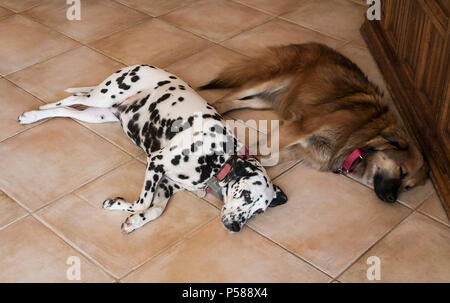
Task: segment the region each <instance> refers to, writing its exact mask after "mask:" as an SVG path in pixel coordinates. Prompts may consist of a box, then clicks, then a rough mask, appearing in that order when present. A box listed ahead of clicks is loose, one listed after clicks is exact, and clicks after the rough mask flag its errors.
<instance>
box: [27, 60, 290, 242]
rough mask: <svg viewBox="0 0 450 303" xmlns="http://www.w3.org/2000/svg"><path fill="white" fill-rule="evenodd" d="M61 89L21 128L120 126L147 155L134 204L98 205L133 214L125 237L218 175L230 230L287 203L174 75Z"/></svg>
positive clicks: (140, 73) (131, 75) (136, 75)
mask: <svg viewBox="0 0 450 303" xmlns="http://www.w3.org/2000/svg"><path fill="white" fill-rule="evenodd" d="M66 91H67V92H70V93H73V95H72V96H69V97H67V98H65V99H63V100H60V101H58V102H55V103H49V104H46V105H43V106H40V108H39V110H34V111H29V112H25V113H23V114H22V115H21V116H20V117H19V123H21V124H29V123H33V122H36V121H38V120H41V119H45V118H52V117H70V118H73V119H77V120H80V121H84V122H90V123H105V122H120V123H121V125H122V128H123V130H124V131H125V133H126V134H127V136H128V137H129V138H130V139H131V140H132V141H133V142H134V143H135V144H136V145H137V146H139V147H140V148H142V149H143V150H144V151H145V153H146V154H147V169H146V173H145V181H144V185H143V188H142V191H141V194H140V197H139V198H138V199H137V200H136V201H134V202H128V201H125V200H124V199H123V198H120V197H116V198H113V199H107V200H105V201H104V202H103V208H105V209H110V210H120V211H126V212H129V213H131V215H130V216H129V217H128V218H127V219H126V220H125V222H124V223H123V224H122V231H123V232H125V233H130V232H132V231H133V230H135V229H137V228H139V227H141V226H143V225H144V224H145V223H147V222H149V221H152V220H154V219H156V218H158V217H159V216H160V215H161V214H162V212H163V211H164V209H165V207H166V206H167V203H168V201H169V199H170V197H171V196H172V195H174V194H175V193H176V192H177V191H179V190H182V189H184V190H188V191H191V192H195V193H196V194H198V195H199V196H204V195H205V190H206V189H207V188H208V182H210V181H211V180H213V179H214V178H216V176H217V175H219V174H221V175H222V176H221V177H220V178H218V179H217V178H216V179H217V182H216V183H215V184H216V185H217V186H218V193H219V194H220V195H221V196H222V197H223V200H224V206H223V208H222V217H221V218H222V222H223V225H224V226H225V228H226V229H228V230H229V231H231V232H238V231H240V230H241V228H242V227H243V225H244V224H245V223H246V222H247V220H248V219H249V218H250V217H252V216H253V215H254V214H257V213H260V212H264V211H265V210H266V209H267V207H269V206H270V207H273V206H276V205H280V204H283V203H285V202H286V201H287V197H286V195H285V194H284V193H283V192H282V191H281V189H280V188H279V187H277V186H276V185H274V184H272V182H271V180H270V178H269V177H268V175H267V173H266V171H265V169H264V168H263V167H262V165H261V164H260V163H259V162H258V161H257V160H256V158H252V157H248V156H246V155H245V153H244V152H242V154H239V151H241V150H243V148H244V145H243V144H242V143H241V142H240V141H239V140H237V139H236V138H235V136H234V133H233V131H232V130H231V129H230V127H228V126H227V123H225V121H224V120H223V118H222V117H221V116H220V115H219V114H218V113H217V112H216V110H215V109H214V108H213V107H212V106H210V105H209V104H208V103H207V102H206V101H205V100H204V99H203V98H202V97H200V96H199V95H198V94H197V93H196V92H195V91H194V90H193V89H192V88H191V87H190V86H189V85H187V84H186V83H185V82H184V81H182V80H181V79H179V78H178V77H176V76H175V75H172V74H170V73H168V72H166V71H164V70H162V69H159V68H156V67H154V66H150V65H145V64H142V65H135V66H130V67H126V68H123V69H120V70H118V71H117V72H115V73H114V74H112V75H111V76H109V77H108V78H107V79H105V80H104V81H103V82H102V83H101V84H99V85H98V86H93V87H80V88H69V89H67V90H66ZM72 105H84V106H85V107H87V108H86V109H84V110H78V109H75V108H73V107H70V106H72ZM224 171H225V172H224Z"/></svg>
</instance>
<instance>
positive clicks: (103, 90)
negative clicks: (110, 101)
mask: <svg viewBox="0 0 450 303" xmlns="http://www.w3.org/2000/svg"><path fill="white" fill-rule="evenodd" d="M100 92H101V93H102V94H106V93H107V92H108V90H107V89H106V88H104V89H102V90H101V91H100Z"/></svg>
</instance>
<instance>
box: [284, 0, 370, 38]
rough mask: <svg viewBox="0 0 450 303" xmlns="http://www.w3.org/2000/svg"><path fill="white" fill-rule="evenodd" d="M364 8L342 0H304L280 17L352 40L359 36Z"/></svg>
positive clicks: (332, 35) (330, 34) (336, 36)
mask: <svg viewBox="0 0 450 303" xmlns="http://www.w3.org/2000/svg"><path fill="white" fill-rule="evenodd" d="M366 10H367V9H366V8H365V7H363V6H361V5H358V4H356V3H353V2H350V1H344V0H321V1H315V0H304V1H303V3H301V5H300V7H299V8H298V9H296V10H294V11H292V12H289V13H287V14H285V15H283V16H282V17H283V18H285V19H287V20H289V21H292V22H295V23H297V24H300V25H302V26H305V27H307V28H311V29H313V30H316V31H319V32H321V33H324V34H327V35H329V36H331V37H335V38H338V39H344V40H347V41H353V40H355V39H358V38H360V37H361V34H360V32H359V29H360V27H361V25H362V24H363V22H364V18H365V12H366Z"/></svg>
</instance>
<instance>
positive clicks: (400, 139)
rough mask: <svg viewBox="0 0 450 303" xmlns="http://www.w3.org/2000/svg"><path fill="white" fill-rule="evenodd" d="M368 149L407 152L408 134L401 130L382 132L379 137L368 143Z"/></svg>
mask: <svg viewBox="0 0 450 303" xmlns="http://www.w3.org/2000/svg"><path fill="white" fill-rule="evenodd" d="M367 147H368V148H370V149H373V150H387V149H397V150H407V149H408V141H407V140H406V134H405V133H404V132H403V131H401V130H398V129H397V130H388V131H383V132H381V133H380V134H379V135H378V136H376V137H375V138H373V139H371V140H370V141H369V142H367Z"/></svg>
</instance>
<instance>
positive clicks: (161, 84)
mask: <svg viewBox="0 0 450 303" xmlns="http://www.w3.org/2000/svg"><path fill="white" fill-rule="evenodd" d="M169 83H170V81H169V80H164V81H159V82H158V83H157V85H158V86H163V85H166V84H169Z"/></svg>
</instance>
